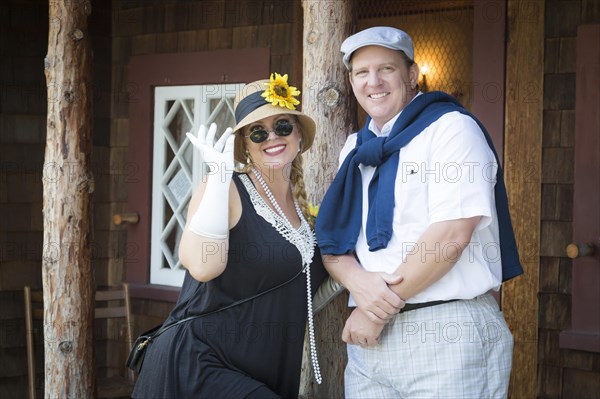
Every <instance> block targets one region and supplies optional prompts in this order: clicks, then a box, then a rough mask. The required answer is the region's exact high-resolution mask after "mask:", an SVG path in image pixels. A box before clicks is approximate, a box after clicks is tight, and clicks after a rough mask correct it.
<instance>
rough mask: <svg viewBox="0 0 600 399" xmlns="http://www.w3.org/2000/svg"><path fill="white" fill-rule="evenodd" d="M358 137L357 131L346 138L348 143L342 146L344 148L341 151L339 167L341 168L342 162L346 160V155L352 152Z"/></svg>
mask: <svg viewBox="0 0 600 399" xmlns="http://www.w3.org/2000/svg"><path fill="white" fill-rule="evenodd" d="M357 137H358V134H357V133H352V134H351V135H350V136H348V138H347V139H346V143H344V147H342V150H341V151H340V157H339V164H338V169H339V168H340V166H342V164H343V163H344V161H345V160H346V157H347V156H348V153H350V151H352V149H353V148H354V147H356V138H357Z"/></svg>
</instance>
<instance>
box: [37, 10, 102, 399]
mask: <svg viewBox="0 0 600 399" xmlns="http://www.w3.org/2000/svg"><path fill="white" fill-rule="evenodd" d="M49 4H50V8H49V35H48V54H47V56H46V58H45V60H44V63H45V74H46V82H47V88H48V116H47V119H48V120H47V137H46V153H45V162H44V171H43V187H44V199H43V201H44V203H43V212H44V255H43V260H42V282H43V289H44V342H45V351H44V352H45V365H46V367H45V396H46V398H90V397H93V396H94V391H95V375H94V344H93V329H92V326H93V324H92V323H93V317H94V313H93V312H94V277H93V274H92V267H91V249H90V241H91V238H90V235H91V232H90V220H91V219H90V215H91V209H90V207H91V204H90V197H91V195H90V194H91V193H92V191H93V189H94V184H93V178H92V175H91V167H90V166H91V162H90V157H91V148H92V134H91V131H92V103H91V101H92V93H91V88H92V85H91V47H90V46H91V44H90V37H89V34H88V22H87V18H88V16H89V14H90V13H91V2H90V1H83V0H82V1H66V0H65V1H56V0H51V1H50V3H49Z"/></svg>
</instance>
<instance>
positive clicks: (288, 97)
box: [262, 72, 300, 109]
mask: <svg viewBox="0 0 600 399" xmlns="http://www.w3.org/2000/svg"><path fill="white" fill-rule="evenodd" d="M268 86H269V87H268V88H267V89H266V90H265V91H264V93H263V94H262V96H263V97H264V98H265V100H266V101H267V102H270V103H271V104H273V105H275V106H280V107H282V108H288V109H296V105H298V104H300V101H298V100H297V99H295V98H294V96H298V95H300V90H298V89H297V88H296V87H294V86H290V85H288V75H287V73H286V74H285V75H283V76H281V75H280V74H278V73H276V72H275V73H272V74H271V79H270V80H269V83H268Z"/></svg>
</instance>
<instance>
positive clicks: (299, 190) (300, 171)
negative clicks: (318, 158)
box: [290, 155, 311, 220]
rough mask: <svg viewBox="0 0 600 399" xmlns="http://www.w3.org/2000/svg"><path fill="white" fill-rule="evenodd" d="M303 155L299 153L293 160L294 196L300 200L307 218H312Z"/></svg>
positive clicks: (291, 178)
mask: <svg viewBox="0 0 600 399" xmlns="http://www.w3.org/2000/svg"><path fill="white" fill-rule="evenodd" d="M302 165H303V161H302V155H298V156H297V157H296V158H294V160H293V161H292V171H291V173H290V181H291V182H292V185H293V188H294V191H293V193H294V198H295V199H296V200H297V201H298V205H299V206H300V210H301V211H302V213H303V214H304V217H305V218H306V220H310V219H311V218H310V213H309V211H308V199H307V195H306V186H305V185H304V168H303V166H302Z"/></svg>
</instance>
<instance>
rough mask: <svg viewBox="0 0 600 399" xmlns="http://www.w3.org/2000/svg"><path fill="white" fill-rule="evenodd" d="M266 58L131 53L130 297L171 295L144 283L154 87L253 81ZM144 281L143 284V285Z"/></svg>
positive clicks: (255, 52)
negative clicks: (134, 219)
mask: <svg viewBox="0 0 600 399" xmlns="http://www.w3.org/2000/svg"><path fill="white" fill-rule="evenodd" d="M269 59H270V51H269V49H268V48H251V49H236V50H217V51H206V52H197V53H182V54H152V55H142V56H134V57H131V59H130V64H129V82H128V83H129V84H128V88H129V125H130V131H129V147H128V159H129V161H130V162H131V164H130V165H131V167H132V169H133V171H134V172H135V173H132V174H130V178H131V181H130V182H129V186H128V190H129V193H128V194H129V196H128V201H127V206H128V208H127V210H128V211H131V212H138V214H139V216H140V220H139V223H137V224H134V225H130V226H128V230H127V234H128V242H127V266H126V278H125V280H126V281H127V282H128V283H130V284H131V285H132V287H137V288H132V296H134V297H138V298H151V299H158V300H167V299H166V298H173V296H172V292H171V291H172V290H171V289H166V288H161V287H162V286H152V285H149V282H150V221H151V211H152V173H151V171H152V145H153V143H152V135H153V129H152V124H153V110H154V88H155V87H156V86H182V85H201V84H211V83H218V84H224V83H245V82H252V81H254V80H258V79H262V78H266V77H268V75H269ZM136 284H137V286H136ZM145 285H146V286H147V287H148V288H146V289H142V288H141V287H142V286H145ZM176 299H177V298H176V297H175V300H176Z"/></svg>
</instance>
